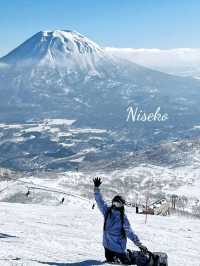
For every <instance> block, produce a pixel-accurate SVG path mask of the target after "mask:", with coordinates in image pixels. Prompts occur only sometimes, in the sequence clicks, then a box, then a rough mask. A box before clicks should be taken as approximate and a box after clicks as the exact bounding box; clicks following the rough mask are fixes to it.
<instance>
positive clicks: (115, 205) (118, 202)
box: [112, 201, 125, 208]
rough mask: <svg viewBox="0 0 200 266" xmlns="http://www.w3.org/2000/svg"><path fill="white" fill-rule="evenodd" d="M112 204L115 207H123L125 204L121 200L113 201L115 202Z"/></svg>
mask: <svg viewBox="0 0 200 266" xmlns="http://www.w3.org/2000/svg"><path fill="white" fill-rule="evenodd" d="M112 205H113V206H114V207H116V208H121V207H123V206H124V205H125V204H124V203H122V202H120V201H113V202H112Z"/></svg>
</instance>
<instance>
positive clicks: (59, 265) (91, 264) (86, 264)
mask: <svg viewBox="0 0 200 266" xmlns="http://www.w3.org/2000/svg"><path fill="white" fill-rule="evenodd" d="M37 262H38V263H41V264H45V265H52V266H95V265H102V264H104V263H105V262H102V261H98V260H84V261H80V262H74V263H64V262H48V261H47V262H44V261H37Z"/></svg>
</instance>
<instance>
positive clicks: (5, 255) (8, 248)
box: [0, 197, 200, 266]
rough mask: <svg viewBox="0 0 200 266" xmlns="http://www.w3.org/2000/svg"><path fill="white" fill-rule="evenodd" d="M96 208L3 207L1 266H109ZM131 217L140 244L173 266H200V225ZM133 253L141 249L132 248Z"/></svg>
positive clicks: (72, 203)
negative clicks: (106, 260) (165, 255)
mask: <svg viewBox="0 0 200 266" xmlns="http://www.w3.org/2000/svg"><path fill="white" fill-rule="evenodd" d="M91 205H92V202H89V201H88V202H87V201H81V199H76V200H75V199H74V198H70V197H68V198H66V199H65V202H64V205H57V206H44V205H43V206H42V205H30V204H16V203H13V204H11V203H4V202H1V203H0V212H1V223H0V227H1V229H0V230H1V231H0V243H1V247H0V248H1V254H0V265H2V266H7V265H23V266H29V265H33V266H34V265H56V266H58V265H59V266H64V265H73V266H75V265H79V266H81V265H82V266H83V265H84V266H89V265H102V264H103V265H106V263H104V260H105V259H104V250H103V247H102V244H101V242H102V226H103V218H102V215H101V214H100V212H99V210H98V209H97V208H96V207H95V209H94V210H92V208H91V207H92V206H91ZM127 215H128V217H129V219H130V222H131V224H132V227H133V229H134V230H135V232H136V233H137V234H138V235H139V237H140V238H141V241H142V242H143V243H144V244H145V245H146V246H147V247H148V248H149V249H150V250H152V251H163V252H167V254H168V256H169V266H180V265H184V266H199V265H200V252H199V241H200V223H199V220H197V219H191V218H184V217H180V216H179V217H178V216H169V217H160V216H148V220H147V224H145V216H144V215H136V214H135V213H134V209H132V208H128V209H127ZM128 247H129V248H131V249H136V247H135V246H134V245H133V244H132V243H131V242H129V243H128Z"/></svg>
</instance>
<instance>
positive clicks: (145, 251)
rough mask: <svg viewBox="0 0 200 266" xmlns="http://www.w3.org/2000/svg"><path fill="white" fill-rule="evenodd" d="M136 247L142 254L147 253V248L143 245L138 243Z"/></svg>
mask: <svg viewBox="0 0 200 266" xmlns="http://www.w3.org/2000/svg"><path fill="white" fill-rule="evenodd" d="M138 248H139V249H140V250H141V252H142V253H143V254H147V252H148V249H147V247H145V246H144V245H139V246H138Z"/></svg>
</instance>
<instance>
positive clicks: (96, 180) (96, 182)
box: [93, 177, 102, 187]
mask: <svg viewBox="0 0 200 266" xmlns="http://www.w3.org/2000/svg"><path fill="white" fill-rule="evenodd" d="M93 182H94V186H95V187H100V185H101V183H102V181H101V178H100V177H95V178H93Z"/></svg>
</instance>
